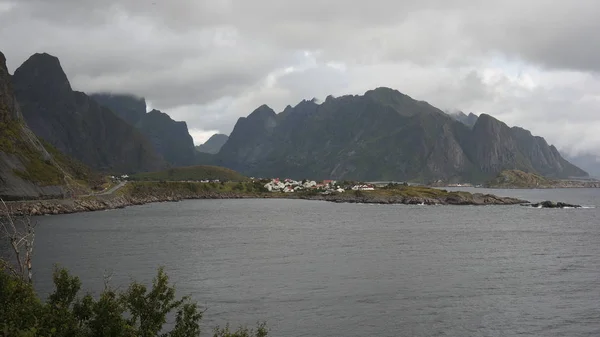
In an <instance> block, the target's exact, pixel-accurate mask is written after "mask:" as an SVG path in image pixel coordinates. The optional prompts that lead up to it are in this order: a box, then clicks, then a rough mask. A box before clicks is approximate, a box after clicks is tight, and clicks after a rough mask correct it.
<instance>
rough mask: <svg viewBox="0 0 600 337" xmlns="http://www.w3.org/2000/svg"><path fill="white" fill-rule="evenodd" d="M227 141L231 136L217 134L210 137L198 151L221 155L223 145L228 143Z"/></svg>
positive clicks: (197, 148)
mask: <svg viewBox="0 0 600 337" xmlns="http://www.w3.org/2000/svg"><path fill="white" fill-rule="evenodd" d="M227 140H229V136H227V135H224V134H221V133H216V134H214V135H212V136H210V138H209V139H208V140H207V141H206V142H205V143H204V144H202V145H198V146H196V151H198V152H203V153H210V154H216V153H219V151H220V150H221V148H222V147H223V145H225V143H227Z"/></svg>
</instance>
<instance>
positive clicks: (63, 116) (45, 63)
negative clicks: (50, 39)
mask: <svg viewBox="0 0 600 337" xmlns="http://www.w3.org/2000/svg"><path fill="white" fill-rule="evenodd" d="M13 83H14V86H15V94H16V96H17V100H18V101H19V104H20V105H21V108H22V112H23V116H24V118H25V121H26V122H27V124H28V125H29V127H30V128H31V130H32V131H33V132H34V133H35V134H36V135H37V136H38V137H40V138H42V139H44V140H46V141H48V142H49V143H50V144H52V145H53V146H55V147H56V148H58V149H59V150H60V151H61V152H63V153H65V154H67V155H70V156H72V157H74V158H76V159H78V160H80V161H81V162H83V163H84V164H86V165H89V166H91V167H93V168H95V169H98V170H102V171H115V172H136V171H147V170H157V169H160V168H162V167H164V161H163V160H162V158H161V157H160V156H159V155H158V154H157V153H156V152H155V151H154V149H153V148H152V146H151V144H150V143H149V142H148V141H147V140H146V139H145V138H144V137H143V136H142V135H141V134H140V133H139V132H138V131H137V130H136V129H135V128H133V127H132V126H130V125H129V124H127V123H126V122H125V121H123V120H122V119H121V118H119V117H118V116H116V115H115V114H114V113H113V112H112V111H110V110H109V109H107V108H105V107H102V106H100V105H99V104H98V103H96V101H94V100H92V99H90V98H89V97H88V96H87V95H86V94H84V93H81V92H77V91H73V90H72V88H71V85H70V83H69V81H68V79H67V76H66V75H65V73H64V72H63V70H62V68H61V65H60V62H59V60H58V59H57V58H56V57H54V56H51V55H48V54H35V55H33V56H31V57H30V58H29V59H28V60H27V61H26V62H25V63H23V64H22V65H21V66H20V67H19V68H18V69H17V70H16V71H15V74H14V76H13Z"/></svg>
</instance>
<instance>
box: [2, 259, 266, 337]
mask: <svg viewBox="0 0 600 337" xmlns="http://www.w3.org/2000/svg"><path fill="white" fill-rule="evenodd" d="M53 280H54V285H55V290H54V292H53V293H52V294H51V295H50V296H49V297H48V299H47V300H46V301H45V302H44V301H42V300H40V298H39V296H38V295H37V294H36V293H35V291H34V289H33V286H32V285H31V284H30V283H28V282H25V281H23V280H22V279H20V278H18V277H15V276H13V275H12V274H9V273H8V271H6V270H0V303H1V304H2V305H0V335H2V336H21V337H34V336H48V337H50V336H52V337H54V336H56V337H58V336H69V337H71V336H72V337H88V336H89V337H92V336H125V337H154V336H164V337H193V336H199V335H200V320H201V319H202V314H203V311H201V310H200V308H199V307H198V305H197V304H196V303H194V302H192V301H191V300H190V298H189V297H182V298H177V297H176V296H175V288H174V287H173V286H171V285H170V284H169V279H168V277H167V275H166V274H165V272H164V271H163V269H162V268H161V269H159V270H158V275H157V276H156V278H155V279H154V280H153V282H152V286H151V287H150V288H148V287H146V286H145V285H143V284H140V283H137V282H133V283H131V284H130V285H129V287H128V288H127V289H126V290H125V291H116V290H114V289H112V288H110V287H106V288H105V289H104V291H103V292H102V293H101V294H100V295H99V297H98V298H94V297H93V296H91V295H90V294H87V295H85V296H83V297H80V296H79V295H78V294H79V290H80V289H81V281H80V280H79V278H77V277H75V276H71V275H70V274H69V273H68V272H67V270H66V269H58V268H57V269H56V270H55V272H54V275H53ZM171 315H174V317H175V322H174V325H173V326H172V327H171V329H170V331H165V330H164V329H165V323H166V321H167V316H169V317H171ZM267 333H268V331H267V328H266V326H265V324H264V323H262V324H259V325H258V327H257V329H256V330H250V329H248V328H245V327H240V328H239V329H238V330H236V331H230V330H229V326H226V327H225V328H218V327H217V328H215V330H214V334H213V336H215V337H251V336H255V337H264V336H267Z"/></svg>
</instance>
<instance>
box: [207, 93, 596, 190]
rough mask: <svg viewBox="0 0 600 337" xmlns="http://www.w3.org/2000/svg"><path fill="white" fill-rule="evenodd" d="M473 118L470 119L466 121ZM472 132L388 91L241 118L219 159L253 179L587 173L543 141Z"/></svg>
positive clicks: (496, 124) (512, 132)
mask: <svg viewBox="0 0 600 337" xmlns="http://www.w3.org/2000/svg"><path fill="white" fill-rule="evenodd" d="M465 117H467V118H468V119H469V116H465ZM469 120H470V121H471V122H474V123H473V125H472V126H470V125H467V124H466V123H463V122H460V121H457V120H456V119H455V118H453V117H451V116H449V115H448V114H445V113H444V112H442V111H441V110H439V109H437V108H435V107H433V106H431V105H429V104H428V103H426V102H422V101H416V100H414V99H412V98H410V97H409V96H406V95H404V94H402V93H400V92H398V91H395V90H392V89H389V88H377V89H375V90H370V91H368V92H366V93H365V95H363V96H342V97H339V98H334V97H332V96H329V97H328V98H327V99H326V100H325V102H323V103H322V104H317V103H316V102H315V101H314V100H313V101H302V102H300V103H299V104H298V105H297V106H295V107H291V106H288V107H287V108H286V109H284V111H283V112H281V113H279V114H276V113H275V112H274V111H273V110H272V109H271V108H269V107H268V106H264V105H263V106H261V107H259V108H258V109H256V110H255V111H254V112H252V113H251V114H250V115H249V116H248V117H246V118H240V119H239V120H238V122H237V124H236V125H235V128H234V130H233V132H232V133H231V135H230V137H229V140H228V141H227V142H226V143H225V145H223V147H222V148H221V151H220V152H219V153H218V154H217V155H216V158H217V159H216V161H217V164H219V165H224V166H229V167H231V168H233V169H235V170H238V171H240V172H242V173H244V174H247V175H251V176H282V177H283V176H285V177H294V178H305V177H306V178H308V177H310V178H333V179H358V180H412V181H420V182H429V181H432V180H438V179H441V180H445V181H449V182H454V181H456V182H458V181H471V182H483V181H486V180H487V179H490V178H491V177H494V176H495V175H496V174H498V173H499V172H501V171H502V170H505V169H522V170H526V171H531V172H538V173H540V174H544V175H548V176H555V177H567V176H583V175H585V174H586V173H585V172H584V171H582V170H581V169H579V168H577V167H575V166H574V165H572V164H570V163H568V162H567V161H566V160H565V159H564V158H562V157H561V156H560V155H559V154H558V152H556V149H555V148H554V147H553V146H549V145H548V144H547V143H546V142H545V141H544V140H543V138H541V137H534V136H532V135H531V134H530V133H523V132H521V131H520V129H515V128H513V129H511V128H509V127H508V126H507V125H506V124H504V123H502V122H500V121H498V120H497V119H495V118H493V117H491V116H489V115H485V114H482V115H481V116H479V117H477V116H475V115H472V116H471V117H470V119H469Z"/></svg>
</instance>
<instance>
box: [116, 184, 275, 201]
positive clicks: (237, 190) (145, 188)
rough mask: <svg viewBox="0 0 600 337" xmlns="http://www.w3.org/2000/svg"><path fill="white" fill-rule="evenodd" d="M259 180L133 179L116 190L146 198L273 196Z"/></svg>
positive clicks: (133, 196) (125, 194)
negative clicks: (194, 180)
mask: <svg viewBox="0 0 600 337" xmlns="http://www.w3.org/2000/svg"><path fill="white" fill-rule="evenodd" d="M263 185H264V184H263V183H261V182H259V181H238V182H233V181H229V182H225V181H221V182H207V183H201V182H185V181H162V182H156V181H133V182H129V183H128V184H127V185H125V187H123V188H122V189H120V190H119V191H118V194H119V195H120V196H127V197H132V198H146V197H149V196H168V195H171V196H177V199H189V198H192V199H193V198H198V197H202V196H203V197H208V198H229V197H232V198H235V197H240V196H244V197H263V196H273V195H274V194H272V193H269V192H268V191H267V190H266V189H265V188H264V186H263Z"/></svg>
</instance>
